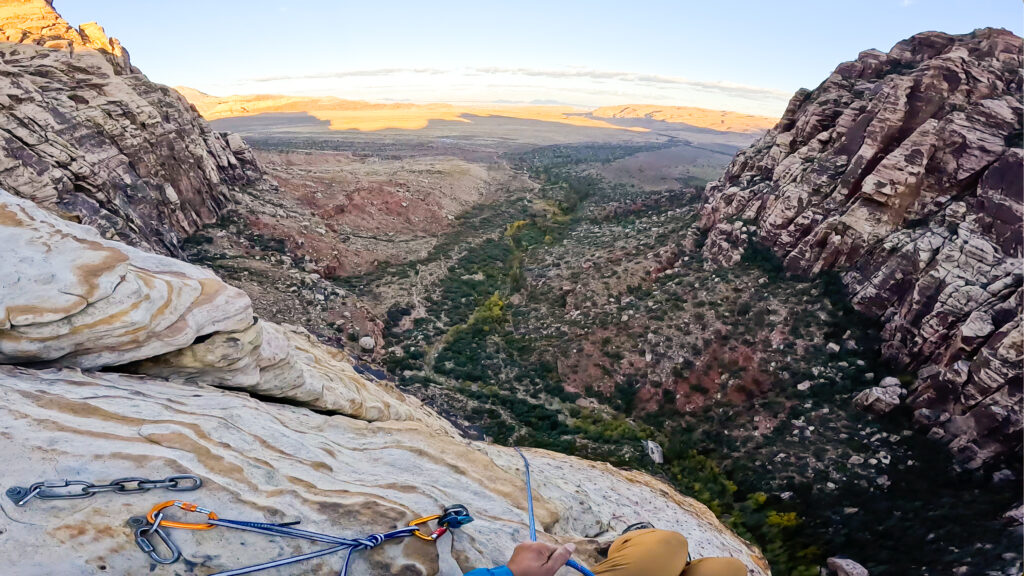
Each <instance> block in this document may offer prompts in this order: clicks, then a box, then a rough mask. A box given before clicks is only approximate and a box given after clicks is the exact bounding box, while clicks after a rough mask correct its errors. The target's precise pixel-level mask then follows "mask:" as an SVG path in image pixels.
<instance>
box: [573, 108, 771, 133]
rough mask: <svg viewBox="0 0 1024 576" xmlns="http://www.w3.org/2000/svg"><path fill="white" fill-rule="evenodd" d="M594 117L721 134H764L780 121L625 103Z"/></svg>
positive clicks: (602, 109)
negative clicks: (683, 125) (655, 123)
mask: <svg viewBox="0 0 1024 576" xmlns="http://www.w3.org/2000/svg"><path fill="white" fill-rule="evenodd" d="M590 115H591V116H594V117H597V118H638V119H640V118H642V119H647V120H660V121H662V122H669V123H672V124H689V125H690V126H697V127H698V128H710V129H712V130H720V131H722V132H747V133H752V132H764V131H766V130H768V129H770V128H771V127H772V126H774V125H775V123H776V122H778V121H779V119H778V118H771V117H768V116H754V115H752V114H743V113H740V112H730V111H728V110H708V109H707V108H694V107H692V106H655V105H650V104H625V105H622V106H602V107H600V108H597V109H596V110H594V111H593V112H591V113H590Z"/></svg>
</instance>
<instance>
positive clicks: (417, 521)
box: [151, 514, 441, 542]
mask: <svg viewBox="0 0 1024 576" xmlns="http://www.w3.org/2000/svg"><path fill="white" fill-rule="evenodd" d="M440 517H441V515H440V514H434V515H433V516H424V517H423V518H417V519H415V520H413V521H412V522H409V526H419V525H420V524H426V523H427V522H433V521H434V520H437V519H438V518H440ZM151 522H152V520H151ZM413 536H416V537H417V538H421V539H423V540H426V541H427V542H433V541H434V540H436V539H437V537H436V536H427V535H426V534H424V533H423V532H420V531H419V529H417V530H416V531H415V532H413Z"/></svg>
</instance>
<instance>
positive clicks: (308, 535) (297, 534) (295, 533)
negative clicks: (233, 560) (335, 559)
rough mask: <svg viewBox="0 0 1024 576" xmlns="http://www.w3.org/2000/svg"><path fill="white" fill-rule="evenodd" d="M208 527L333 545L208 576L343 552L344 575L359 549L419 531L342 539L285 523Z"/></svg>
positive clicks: (224, 522)
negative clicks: (233, 529) (292, 526)
mask: <svg viewBox="0 0 1024 576" xmlns="http://www.w3.org/2000/svg"><path fill="white" fill-rule="evenodd" d="M209 523H210V524H213V525H214V526H224V527H225V528H236V529H238V530H246V531H249V532H256V533H259V534H267V535H271V536H287V537H291V538H301V539H304V540H312V541H314V542H326V543H330V544H335V546H332V547H330V548H324V549H323V550H316V551H313V552H308V553H306V554H300V555H298V556H292V557H289V558H281V559H279V560H271V561H269V562H264V563H262V564H254V565H252V566H246V567H245V568H236V569H234V570H227V571H224V572H217V573H216V574H212V575H211V576H241V575H242V574H252V573H253V572H259V571H261V570H268V569H270V568H277V567H279V566H287V565H288V564H294V563H296V562H303V561H305V560H312V559H314V558H320V557H321V556H328V555H330V554H336V553H338V552H345V562H344V563H343V564H342V566H341V571H340V572H339V573H338V574H339V576H347V574H348V566H349V562H350V561H351V560H352V553H353V552H356V551H358V550H370V549H371V548H376V547H377V546H379V545H381V544H383V543H384V542H387V541H388V540H395V539H397V538H407V537H409V536H412V535H414V534H415V533H416V531H418V530H419V528H417V527H416V526H408V527H405V528H399V529H398V530H392V531H390V532H383V533H380V534H370V535H369V536H367V537H365V538H341V537H338V536H331V535H329V534H320V533H318V532H310V531H308V530H300V529H298V528H291V527H290V526H289V525H288V524H266V523H262V522H243V521H241V520H224V519H218V520H210V521H209Z"/></svg>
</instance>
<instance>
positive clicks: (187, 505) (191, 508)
mask: <svg viewBox="0 0 1024 576" xmlns="http://www.w3.org/2000/svg"><path fill="white" fill-rule="evenodd" d="M171 506H177V507H178V508H181V509H182V510H186V511H188V512H199V513H200V514H206V517H207V518H209V519H210V520H217V519H218V518H217V514H215V513H214V512H213V510H207V509H206V508H202V507H200V506H196V505H195V504H192V503H191V502H182V501H181V500H168V501H167V502H161V503H159V504H157V505H156V506H154V507H153V509H152V510H150V511H149V514H146V520H149V521H150V523H153V522H156V515H157V514H158V513H159V512H160V511H161V510H163V509H164V508H170V507H171ZM160 525H161V526H166V527H168V528H182V529H185V530H209V529H210V528H214V527H215V526H214V525H213V524H193V523H191V522H175V521H173V520H161V521H160Z"/></svg>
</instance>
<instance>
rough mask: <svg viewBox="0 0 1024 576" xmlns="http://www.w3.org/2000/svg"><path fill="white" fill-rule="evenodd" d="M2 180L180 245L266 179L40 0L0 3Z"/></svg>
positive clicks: (111, 226)
mask: <svg viewBox="0 0 1024 576" xmlns="http://www.w3.org/2000/svg"><path fill="white" fill-rule="evenodd" d="M0 62H2V65H3V68H4V73H3V74H2V75H0V156H2V158H4V160H0V186H2V187H4V188H5V189H7V190H8V191H10V192H13V193H15V194H17V195H19V196H23V197H25V198H29V199H31V200H33V201H35V202H38V203H41V204H43V205H44V206H47V207H49V208H51V209H54V208H55V209H58V210H61V211H63V212H66V213H69V214H71V215H74V216H76V217H77V218H78V219H80V220H82V221H83V222H85V223H87V224H90V225H92V226H94V227H96V228H98V229H99V230H100V231H101V232H103V233H104V234H105V235H106V236H107V237H109V238H114V237H117V238H119V239H122V240H125V241H128V242H129V243H132V244H135V245H144V246H149V247H150V248H153V249H156V250H158V251H163V252H170V253H177V251H178V243H179V241H180V239H181V237H182V236H184V235H188V234H190V233H192V232H194V231H196V230H197V229H198V228H199V227H200V226H202V225H203V224H205V223H208V222H212V221H214V220H215V219H216V218H217V216H218V214H219V213H220V211H221V210H222V209H223V208H224V207H225V206H226V205H228V204H229V203H230V202H231V195H232V191H233V190H235V189H237V188H239V187H242V186H247V185H257V184H263V183H264V180H263V176H262V173H261V172H260V170H259V167H258V165H257V163H256V160H255V158H254V157H253V155H252V153H251V151H250V150H249V148H248V147H247V146H246V145H245V143H244V142H242V141H241V139H240V138H237V137H235V138H227V137H224V136H223V135H221V134H218V133H216V132H213V131H212V130H211V129H210V128H209V126H207V124H206V122H205V121H204V120H202V119H201V118H200V117H199V115H198V114H197V113H196V112H195V111H194V110H193V109H192V107H191V106H190V105H189V104H188V102H186V101H185V99H184V98H182V97H181V96H180V95H179V94H178V93H177V92H175V91H173V90H171V89H170V88H167V87H166V86H161V85H159V84H154V83H152V82H150V81H149V80H148V79H147V78H146V77H145V76H143V75H142V73H141V72H139V70H138V69H137V68H134V67H133V66H132V65H131V62H130V60H129V57H128V53H127V51H125V50H124V49H123V48H122V47H121V45H120V43H119V42H118V41H117V40H116V39H111V38H107V36H106V34H105V33H104V32H103V29H102V28H101V27H100V26H98V25H97V24H95V23H90V24H84V25H82V27H81V28H79V29H78V30H75V29H73V28H71V27H70V26H69V25H68V24H67V22H65V21H64V20H62V19H61V17H60V16H59V15H58V14H57V13H56V12H55V11H54V10H53V7H52V6H51V4H50V2H48V1H47V0H15V1H9V2H4V3H3V6H0Z"/></svg>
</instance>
